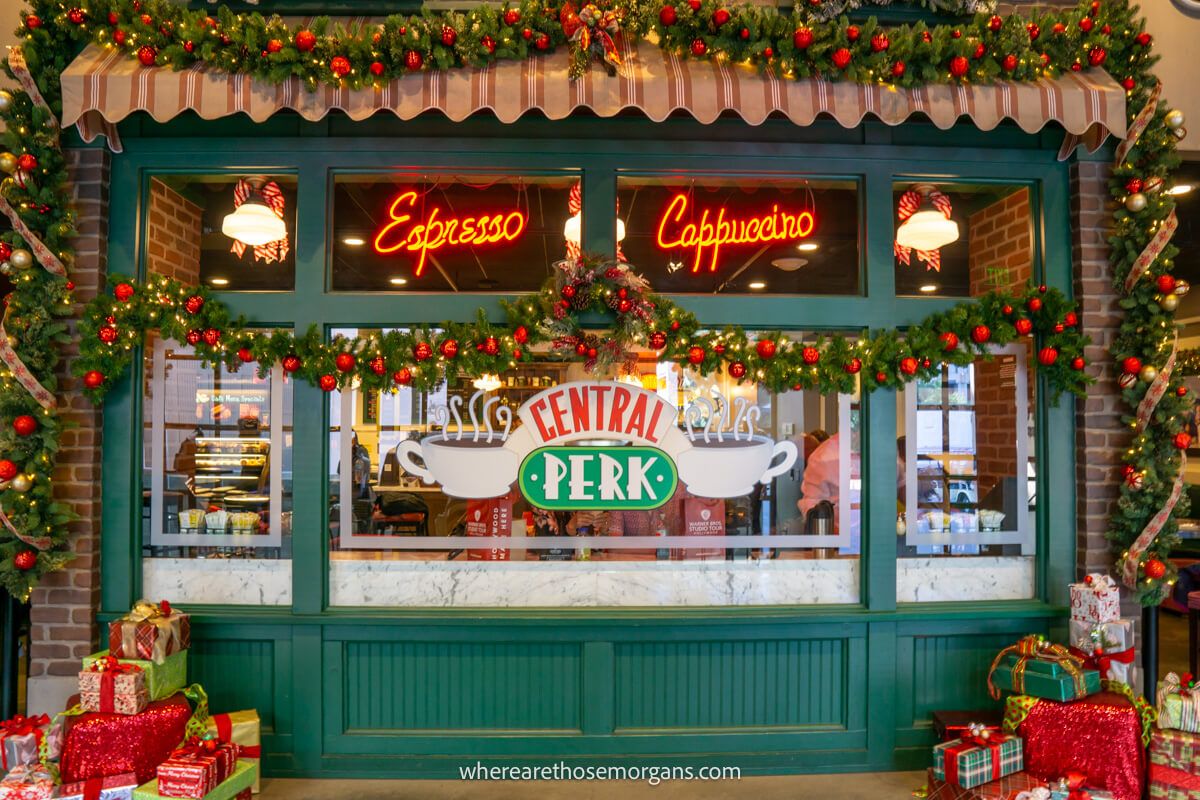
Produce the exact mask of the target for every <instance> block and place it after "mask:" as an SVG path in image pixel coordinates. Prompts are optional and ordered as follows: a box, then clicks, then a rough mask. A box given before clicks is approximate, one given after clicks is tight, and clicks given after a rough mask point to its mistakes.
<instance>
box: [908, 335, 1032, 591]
mask: <svg viewBox="0 0 1200 800" xmlns="http://www.w3.org/2000/svg"><path fill="white" fill-rule="evenodd" d="M1027 359H1028V354H1027V350H1026V346H1025V345H1024V343H1018V344H1013V345H1008V346H1006V347H1004V348H997V350H996V354H995V357H994V358H993V359H991V360H985V359H977V360H976V361H975V363H974V364H970V365H967V366H964V367H960V366H954V365H943V367H942V369H941V372H940V374H938V375H936V376H934V377H933V378H931V379H928V380H921V381H918V382H916V383H914V384H910V385H909V387H908V388H906V389H905V391H904V393H903V394H902V395H901V396H900V397H899V398H898V405H899V408H898V419H899V421H900V422H901V425H900V431H901V434H902V436H901V439H900V442H899V448H898V450H899V457H900V459H901V462H902V465H903V470H902V472H901V479H900V487H899V488H900V497H901V503H902V509H903V510H902V511H901V513H900V516H899V518H898V521H897V533H898V535H899V536H900V537H901V544H900V555H901V560H900V565H899V568H900V578H899V586H898V589H897V591H898V595H897V599H898V600H900V601H901V602H919V601H920V602H924V601H938V600H985V599H986V600H997V599H1018V598H1029V597H1033V596H1034V553H1035V542H1036V535H1035V533H1036V530H1037V527H1036V525H1037V520H1036V514H1035V505H1036V502H1037V482H1036V470H1035V461H1034V436H1033V409H1034V407H1035V406H1034V396H1033V393H1034V383H1033V382H1032V381H1030V380H1029V374H1028V371H1027V366H1026V365H1027ZM949 556H954V557H956V558H947V557H949ZM981 576H986V579H984V578H981Z"/></svg>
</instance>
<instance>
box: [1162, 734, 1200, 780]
mask: <svg viewBox="0 0 1200 800" xmlns="http://www.w3.org/2000/svg"><path fill="white" fill-rule="evenodd" d="M1150 763H1151V764H1158V765H1160V766H1164V767H1170V768H1171V769H1177V770H1183V771H1184V772H1194V773H1196V774H1200V734H1196V733H1188V732H1187V731H1177V730H1162V729H1159V730H1155V731H1153V732H1152V733H1151V734H1150Z"/></svg>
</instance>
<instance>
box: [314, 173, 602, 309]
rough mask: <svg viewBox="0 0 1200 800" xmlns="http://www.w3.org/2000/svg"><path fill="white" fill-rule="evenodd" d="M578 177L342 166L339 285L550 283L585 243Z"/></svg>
mask: <svg viewBox="0 0 1200 800" xmlns="http://www.w3.org/2000/svg"><path fill="white" fill-rule="evenodd" d="M578 189H579V179H578V177H576V176H557V177H538V176H517V177H514V176H512V175H495V174H491V175H489V174H462V175H450V174H441V175H439V174H432V175H430V174H420V175H340V176H338V177H337V179H336V181H335V182H334V194H333V204H334V206H333V239H332V250H333V267H332V287H333V288H334V289H335V290H344V291H381V290H386V291H436V292H448V291H456V292H497V291H504V292H507V291H532V290H535V289H538V288H540V287H541V285H542V283H543V282H544V281H545V279H546V277H547V276H548V275H549V274H550V269H551V264H553V263H554V262H555V261H559V260H561V259H563V258H565V257H567V255H568V246H569V242H568V240H571V244H570V246H571V247H577V246H578V241H579V236H580V232H581V229H582V217H581V216H580V208H581V206H580V198H579V193H578Z"/></svg>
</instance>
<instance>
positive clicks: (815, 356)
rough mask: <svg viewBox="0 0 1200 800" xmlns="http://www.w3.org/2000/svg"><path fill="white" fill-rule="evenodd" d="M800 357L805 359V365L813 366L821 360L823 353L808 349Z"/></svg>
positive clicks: (813, 348)
mask: <svg viewBox="0 0 1200 800" xmlns="http://www.w3.org/2000/svg"><path fill="white" fill-rule="evenodd" d="M800 357H801V358H802V359H804V363H805V364H808V365H809V366H812V365H813V364H816V363H817V362H818V361H820V360H821V351H820V350H818V349H817V348H815V347H806V348H804V349H803V350H802V351H800Z"/></svg>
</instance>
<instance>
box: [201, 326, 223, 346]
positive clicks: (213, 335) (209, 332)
mask: <svg viewBox="0 0 1200 800" xmlns="http://www.w3.org/2000/svg"><path fill="white" fill-rule="evenodd" d="M202 335H203V337H204V343H205V344H206V345H208V346H209V347H215V346H216V344H217V342H219V341H221V332H220V331H219V330H217V329H216V328H206V329H205V331H204V333H203V334H202Z"/></svg>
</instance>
